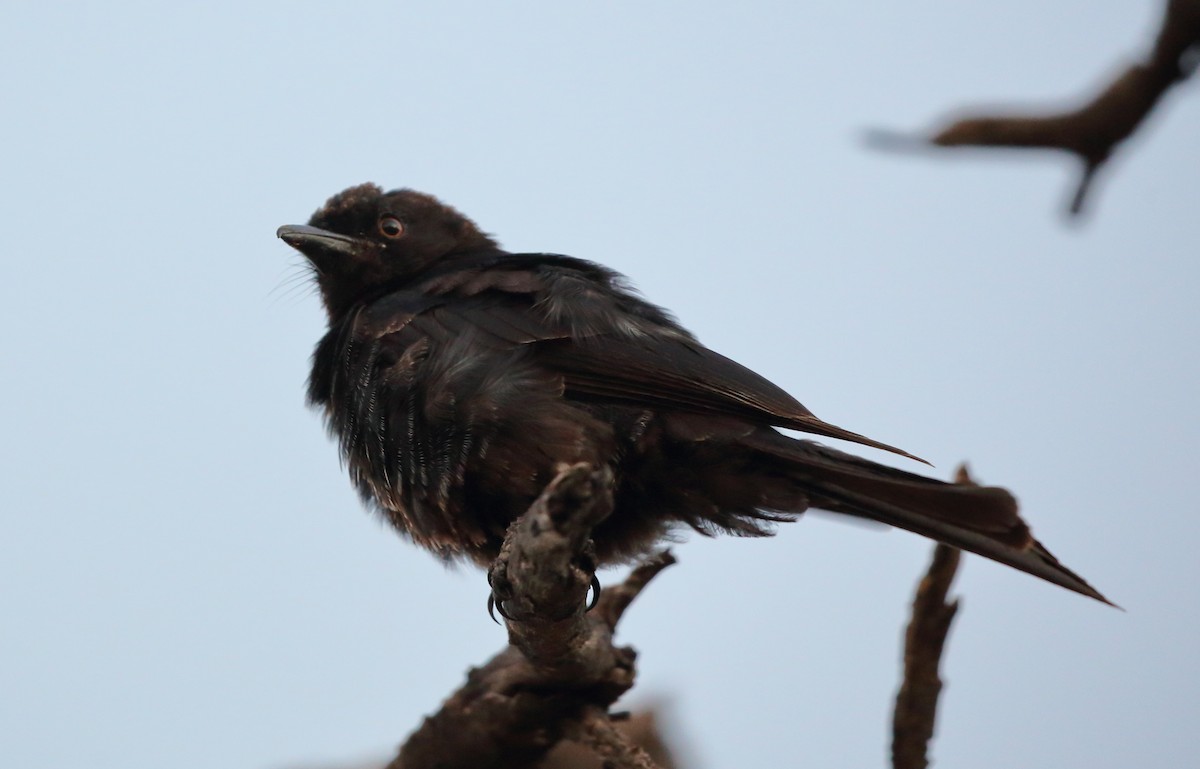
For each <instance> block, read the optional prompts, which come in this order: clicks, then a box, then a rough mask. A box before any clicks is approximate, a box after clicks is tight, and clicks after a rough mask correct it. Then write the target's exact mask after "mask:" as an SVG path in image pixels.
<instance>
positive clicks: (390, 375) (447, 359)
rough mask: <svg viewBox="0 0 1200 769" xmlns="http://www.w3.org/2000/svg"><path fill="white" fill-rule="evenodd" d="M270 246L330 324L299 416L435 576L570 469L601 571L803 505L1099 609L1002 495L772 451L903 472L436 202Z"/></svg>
mask: <svg viewBox="0 0 1200 769" xmlns="http://www.w3.org/2000/svg"><path fill="white" fill-rule="evenodd" d="M278 235H279V237H280V238H282V239H283V240H284V241H285V242H286V243H288V244H289V245H291V246H293V247H294V248H296V249H298V250H299V251H300V252H301V253H302V254H303V255H304V256H305V257H306V258H307V259H308V261H309V263H310V264H311V266H312V269H313V272H314V275H315V278H316V283H317V286H318V287H319V289H320V293H321V298H322V299H323V301H324V304H325V309H326V311H327V312H328V315H329V330H328V332H327V333H326V334H325V336H324V338H322V339H321V341H320V342H319V343H318V344H317V347H316V351H315V352H314V354H313V359H312V374H311V377H310V379H309V385H308V398H309V401H310V402H311V403H312V404H313V405H314V406H317V407H319V408H320V409H321V410H323V411H324V414H325V418H326V420H327V422H328V425H329V428H330V430H331V432H332V433H333V434H334V435H336V436H337V438H338V440H339V441H340V444H341V450H342V454H343V455H344V457H345V460H346V463H347V465H348V467H349V471H350V475H351V478H352V479H353V481H354V483H355V485H356V486H357V487H358V490H359V492H360V493H361V494H362V496H363V498H364V499H365V500H366V501H367V502H368V503H369V504H372V505H374V506H375V507H377V508H378V509H379V510H380V511H381V512H382V513H383V514H384V515H385V516H386V517H387V519H388V520H389V521H390V522H391V523H392V524H393V525H394V526H395V527H396V529H398V530H399V531H400V532H401V533H402V534H404V535H405V536H407V537H408V538H410V539H411V540H412V541H414V542H416V543H417V544H418V545H421V546H422V547H424V548H426V549H428V550H431V551H433V552H434V553H436V554H437V555H439V556H441V557H442V558H445V559H454V558H458V557H464V556H465V557H467V558H469V559H472V560H474V561H476V562H477V563H479V564H483V565H486V564H488V563H490V562H491V561H492V560H493V559H494V558H495V557H496V555H497V554H498V553H499V550H500V545H501V542H502V540H503V538H504V534H505V530H506V528H507V527H508V524H509V523H510V522H511V521H512V520H514V519H515V518H516V517H517V516H519V515H521V514H522V513H523V512H524V511H525V510H526V508H528V507H529V505H530V504H531V503H532V502H533V500H534V499H535V498H536V497H537V496H538V494H539V493H540V492H541V491H542V489H543V488H544V487H545V485H546V484H547V483H548V482H549V481H550V480H552V479H553V478H554V476H555V474H556V471H557V469H558V468H560V467H561V466H562V465H563V464H564V463H576V462H587V463H590V464H592V465H593V466H597V467H599V466H607V467H609V468H610V469H611V470H612V473H613V476H614V487H613V496H614V511H613V513H612V515H611V516H610V517H609V518H608V519H607V520H605V521H604V522H603V523H601V524H600V525H599V526H598V527H597V528H596V529H595V531H594V543H595V548H596V554H597V556H598V559H599V561H600V562H601V563H610V562H614V561H620V560H623V559H629V558H632V557H634V556H636V555H639V554H641V553H643V552H645V551H646V550H648V549H649V548H651V547H652V546H653V545H654V544H655V542H657V541H658V540H660V539H661V538H662V537H664V536H666V535H667V534H668V533H669V531H670V530H671V529H672V528H673V527H676V526H678V525H680V524H685V525H687V526H690V527H692V528H694V529H696V530H698V531H700V532H702V533H705V534H713V533H720V532H728V533H732V534H738V535H746V536H761V535H765V534H769V533H770V532H771V529H772V524H774V523H776V522H783V521H791V520H794V519H795V518H797V517H798V516H799V515H800V514H801V513H803V512H804V511H805V510H806V509H807V508H809V507H817V508H821V509H824V510H831V511H834V512H837V513H844V514H846V515H850V516H855V517H859V518H867V519H870V520H873V521H879V522H882V523H885V524H890V525H892V526H897V527H899V528H902V529H907V530H909V531H913V532H916V533H917V534H921V535H924V536H926V537H929V538H931V539H935V540H938V541H941V542H945V543H947V544H950V545H954V546H956V547H960V548H962V549H964V550H969V551H971V552H974V553H978V554H980V555H983V556H986V557H988V558H991V559H993V560H995V561H999V562H1000V563H1003V564H1007V565H1009V566H1012V567H1014V568H1017V569H1020V570H1022V571H1025V572H1028V573H1030V574H1033V575H1036V576H1038V577H1041V578H1042V579H1045V580H1048V581H1050V582H1053V583H1055V584H1057V585H1061V586H1063V587H1066V588H1068V589H1070V590H1074V591H1076V592H1078V593H1082V594H1083V595H1087V596H1090V597H1092V598H1095V599H1098V600H1101V601H1105V602H1107V601H1106V599H1105V598H1104V597H1103V596H1101V595H1100V593H1098V592H1097V591H1096V590H1094V589H1093V588H1092V587H1091V586H1090V585H1088V583H1087V582H1085V581H1084V580H1083V579H1082V578H1081V577H1079V576H1078V575H1076V574H1075V573H1073V572H1072V571H1070V570H1069V569H1067V568H1066V567H1064V566H1063V565H1062V564H1060V563H1059V562H1058V561H1057V560H1056V559H1055V558H1054V556H1052V555H1051V554H1050V552H1049V551H1048V550H1046V548H1044V547H1043V546H1042V545H1041V543H1039V542H1038V541H1037V540H1036V539H1034V538H1033V537H1032V536H1031V535H1030V531H1029V527H1028V526H1027V525H1026V524H1025V522H1024V521H1023V520H1021V518H1020V516H1019V515H1018V514H1017V503H1016V501H1015V500H1014V499H1013V497H1012V495H1011V494H1009V493H1008V492H1007V491H1006V490H1004V489H1002V488H996V487H981V486H971V485H961V484H949V483H944V482H942V481H938V480H934V479H931V478H926V477H923V476H920V475H915V474H913V473H908V472H904V471H902V470H897V469H894V468H891V467H887V466H885V465H881V464H877V463H875V462H871V461H868V460H866V459H861V458H859V457H855V456H852V455H850V454H846V453H843V452H841V451H837V450H835V449H832V448H829V447H827V446H823V445H821V444H819V443H814V442H812V441H807V440H796V439H794V438H791V437H788V436H785V435H783V434H781V433H780V432H778V431H777V430H776V429H775V428H777V427H783V428H790V429H793V430H800V431H803V432H807V433H812V434H815V435H820V436H825V437H828V438H839V439H842V440H846V441H853V442H855V443H860V444H864V445H867V446H873V447H876V448H881V449H887V450H889V451H893V452H895V453H898V454H901V455H904V456H911V455H908V454H907V453H906V452H903V451H900V450H899V449H895V448H893V447H891V446H887V445H884V444H882V443H879V442H877V441H874V440H871V439H869V438H866V437H864V436H861V435H858V434H856V433H852V432H849V431H848V430H843V429H842V428H840V427H835V426H834V425H831V424H829V423H827V422H823V421H821V420H820V419H818V418H817V417H815V416H813V414H812V413H811V412H810V411H809V410H808V409H806V408H805V407H804V406H802V405H800V403H799V402H798V401H796V400H795V399H794V398H792V397H791V396H790V395H788V394H787V393H786V392H784V391H783V390H781V389H780V388H779V387H776V386H775V385H773V384H771V383H770V382H768V381H767V380H766V379H764V378H763V377H761V376H759V375H758V374H755V373H754V372H753V371H750V370H749V369H747V368H745V367H743V366H740V365H738V364H737V363H735V362H733V361H732V360H730V359H728V358H725V357H723V356H721V355H718V354H717V353H715V352H713V351H711V350H709V349H708V348H707V347H705V346H704V345H702V344H700V342H698V341H697V340H696V338H695V337H693V336H692V335H691V334H690V333H688V332H687V331H686V330H685V329H684V328H682V327H681V326H680V325H679V324H678V323H677V322H676V321H675V319H674V318H673V317H672V316H671V315H670V314H668V313H667V312H666V311H664V310H663V309H661V308H659V307H656V306H655V305H653V304H650V303H649V302H646V301H645V300H643V299H641V298H640V297H639V296H638V295H637V294H635V293H634V292H633V291H632V290H631V289H630V288H629V287H628V286H627V284H626V283H625V279H624V278H623V277H622V276H621V275H619V274H617V273H616V272H613V271H612V270H609V269H607V268H605V267H602V266H600V265H598V264H594V263H592V262H588V261H584V260H582V259H575V258H572V257H569V256H561V255H558V254H514V253H509V252H507V251H504V250H503V249H501V248H500V246H499V245H498V244H497V243H496V241H495V240H493V239H492V238H491V237H490V236H488V235H487V234H485V233H484V232H482V231H481V230H480V229H479V228H478V227H476V225H475V224H474V222H472V221H471V220H470V219H468V218H467V217H465V216H463V215H462V214H460V213H459V212H458V211H456V210H454V209H453V208H451V207H449V206H447V205H444V204H443V203H441V202H440V201H438V200H437V199H436V198H433V197H431V196H429V195H426V194H423V193H420V192H415V191H413V190H408V189H401V190H395V191H392V192H384V191H383V190H382V189H380V188H379V187H377V186H375V185H371V184H364V185H361V186H358V187H352V188H350V189H348V190H345V191H344V192H341V193H339V194H338V195H335V196H334V197H332V198H331V199H330V200H329V201H328V202H327V203H326V204H325V205H324V207H322V208H321V209H320V210H319V211H317V212H316V213H315V214H314V215H313V217H312V219H311V220H310V221H309V224H308V225H307V226H304V225H287V226H284V227H280V228H279V231H278Z"/></svg>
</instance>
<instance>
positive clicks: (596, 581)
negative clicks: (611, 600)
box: [586, 574, 600, 611]
mask: <svg viewBox="0 0 1200 769" xmlns="http://www.w3.org/2000/svg"><path fill="white" fill-rule="evenodd" d="M598 603H600V578H599V577H597V576H596V575H595V574H593V575H592V600H590V601H588V605H587V609H586V611H591V610H592V609H594V608H596V604H598Z"/></svg>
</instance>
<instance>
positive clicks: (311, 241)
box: [275, 224, 360, 260]
mask: <svg viewBox="0 0 1200 769" xmlns="http://www.w3.org/2000/svg"><path fill="white" fill-rule="evenodd" d="M275 234H276V235H277V236H279V237H280V238H282V239H283V242H284V243H287V244H288V245H289V246H291V247H292V248H294V249H296V250H297V251H299V252H300V253H302V254H304V255H305V256H307V257H308V258H309V259H313V260H319V259H320V257H321V255H323V254H330V253H332V254H342V255H345V256H353V255H354V254H355V253H357V252H358V251H359V248H360V244H359V241H358V239H357V238H352V237H350V236H349V235H342V234H340V233H337V232H330V231H329V230H322V229H319V228H317V227H309V226H308V225H307V224H285V225H283V226H282V227H280V228H279V229H278V230H276V231H275Z"/></svg>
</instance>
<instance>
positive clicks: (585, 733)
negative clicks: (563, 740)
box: [567, 710, 658, 769]
mask: <svg viewBox="0 0 1200 769" xmlns="http://www.w3.org/2000/svg"><path fill="white" fill-rule="evenodd" d="M567 736H568V737H569V738H570V739H571V740H573V741H574V742H578V743H579V744H581V745H586V746H588V747H589V748H591V749H592V750H593V751H594V752H595V753H596V755H597V756H599V757H600V758H601V759H602V760H603V762H604V766H605V767H611V769H658V764H656V763H654V759H652V758H651V757H650V754H649V753H647V752H646V751H645V750H643V749H642V748H640V747H639V746H638V745H637V744H636V743H634V742H633V741H632V740H630V739H629V737H628V735H626V734H624V733H623V732H622V731H621V730H620V729H618V728H617V727H616V725H615V724H613V721H612V719H611V718H610V717H609V715H608V713H605V712H604V711H599V710H590V711H588V712H587V713H585V714H584V717H583V718H582V719H580V720H579V721H577V722H575V723H573V724H572V725H571V727H570V729H569V731H568V732H567Z"/></svg>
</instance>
